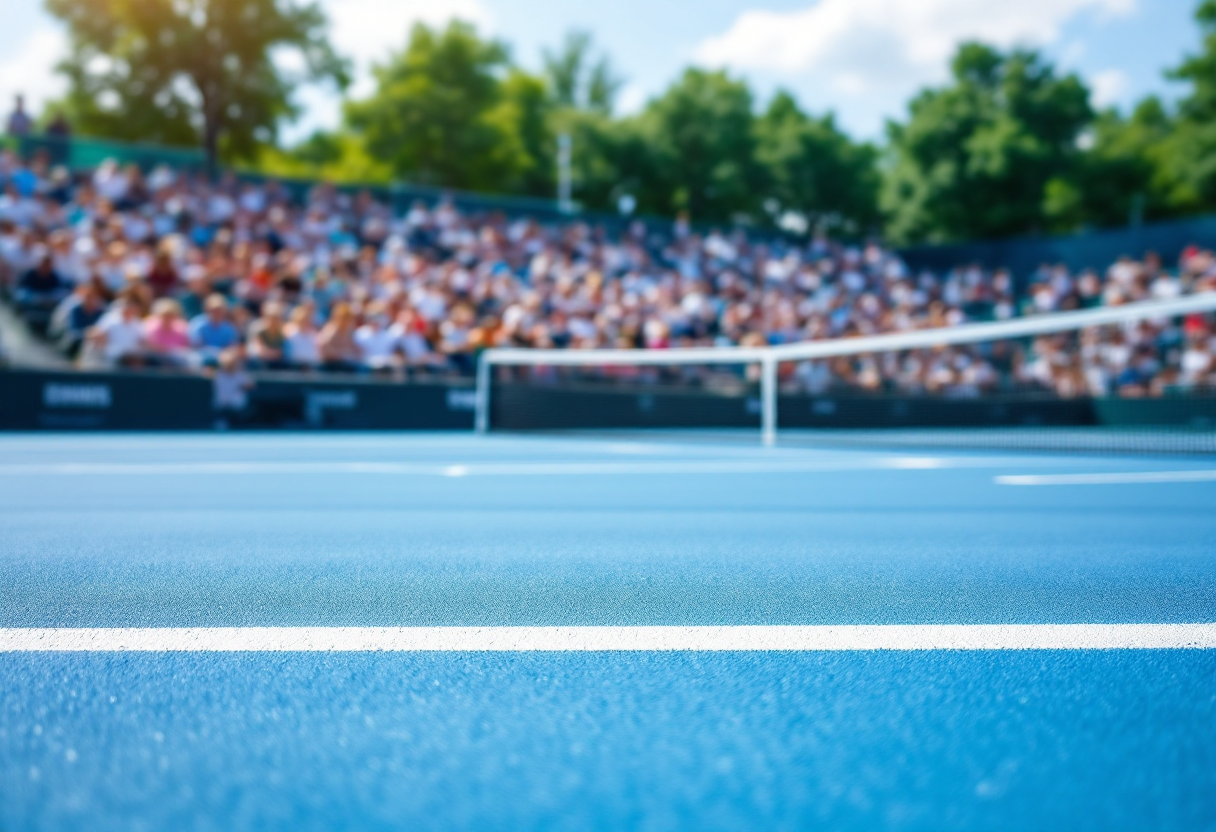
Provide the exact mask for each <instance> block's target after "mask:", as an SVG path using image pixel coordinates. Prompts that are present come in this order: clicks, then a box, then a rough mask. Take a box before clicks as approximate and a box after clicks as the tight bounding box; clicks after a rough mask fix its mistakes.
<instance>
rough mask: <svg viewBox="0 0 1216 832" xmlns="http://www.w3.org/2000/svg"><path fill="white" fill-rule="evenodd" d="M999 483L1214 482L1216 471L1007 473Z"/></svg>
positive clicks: (1131, 483) (1127, 483)
mask: <svg viewBox="0 0 1216 832" xmlns="http://www.w3.org/2000/svg"><path fill="white" fill-rule="evenodd" d="M995 481H996V484H997V485H1135V484H1137V483H1153V482H1213V481H1216V471H1133V472H1129V473H1122V474H1120V473H1114V472H1111V473H1102V474H1007V475H1004V476H1000V477H996V478H995Z"/></svg>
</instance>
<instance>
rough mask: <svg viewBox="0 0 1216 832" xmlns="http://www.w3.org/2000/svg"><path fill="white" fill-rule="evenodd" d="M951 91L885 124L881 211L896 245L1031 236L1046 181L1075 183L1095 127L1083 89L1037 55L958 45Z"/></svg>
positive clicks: (1043, 215)
mask: <svg viewBox="0 0 1216 832" xmlns="http://www.w3.org/2000/svg"><path fill="white" fill-rule="evenodd" d="M952 74H953V78H952V81H951V83H950V84H949V85H947V86H945V87H941V88H938V89H928V90H924V91H922V92H921V93H920V94H918V95H917V96H916V97H915V98H914V99H913V100H912V102H911V104H910V105H909V111H908V119H907V121H906V122H905V123H902V124H898V123H889V124H888V128H887V135H888V141H889V159H888V160H887V166H886V175H885V177H884V183H883V193H882V206H883V208H884V211H885V212H886V214H887V231H888V235H889V236H890V237H891V238H892V239H894V240H895V241H898V242H909V241H917V240H946V239H958V238H962V239H975V238H984V237H1001V236H1007V235H1012V234H1024V233H1032V232H1035V231H1038V230H1041V229H1043V228H1045V227H1046V226H1047V225H1048V224H1049V221H1050V218H1049V216H1048V215H1047V211H1046V204H1047V199H1048V191H1049V187H1052V188H1055V189H1058V188H1059V185H1055V186H1052V185H1051V183H1052V182H1053V181H1054V182H1058V183H1068V182H1071V181H1073V180H1074V178H1075V176H1076V174H1077V169H1078V166H1079V162H1080V158H1081V154H1082V151H1081V149H1080V148H1079V147H1078V141H1079V139H1080V138H1081V136H1082V134H1083V132H1084V131H1085V129H1086V128H1087V127H1088V126H1089V125H1090V123H1091V122H1092V121H1093V118H1094V113H1093V110H1092V108H1091V107H1090V104H1089V91H1088V90H1087V89H1086V87H1085V85H1084V84H1083V83H1082V82H1081V80H1080V79H1079V78H1078V77H1077V76H1076V75H1073V74H1069V75H1063V76H1061V75H1058V74H1057V73H1056V71H1055V69H1054V67H1052V66H1051V65H1050V64H1049V63H1047V62H1045V61H1044V60H1043V59H1042V58H1041V57H1040V56H1039V55H1038V54H1037V53H1035V52H1032V51H1026V50H1014V51H1012V52H1010V53H1007V54H1002V53H1000V52H998V51H997V50H995V49H993V48H991V47H988V46H985V45H983V44H977V43H970V44H965V45H963V46H962V47H960V49H959V51H958V53H957V54H956V56H955V58H954V61H953V63H952Z"/></svg>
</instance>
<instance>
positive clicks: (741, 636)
mask: <svg viewBox="0 0 1216 832" xmlns="http://www.w3.org/2000/svg"><path fill="white" fill-rule="evenodd" d="M1172 649H1204V650H1211V649H1216V624H913V625H894V624H892V625H887V624H881V625H822V626H733V627H730V626H728V627H219V628H210V627H187V628H116V629H107V628H87V629H78V628H63V629H60V628H9V629H0V653H45V652H54V653H59V652H90V653H93V652H104V653H113V652H122V653H126V652H151V653H171V652H173V653H175V652H188V653H213V652H214V653H228V652H257V653H261V652H309V653H314V652H319V653H342V652H615V651H629V652H634V651H668V652H669V651H698V652H700V651H706V652H710V651H713V652H717V651H746V652H761V651H763V652H769V651H784V652H806V651H904V650H1172Z"/></svg>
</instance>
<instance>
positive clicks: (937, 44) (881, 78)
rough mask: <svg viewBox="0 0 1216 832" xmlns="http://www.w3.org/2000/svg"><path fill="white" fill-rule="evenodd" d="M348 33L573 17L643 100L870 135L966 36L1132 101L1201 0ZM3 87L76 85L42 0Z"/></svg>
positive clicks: (331, 109) (913, 1)
mask: <svg viewBox="0 0 1216 832" xmlns="http://www.w3.org/2000/svg"><path fill="white" fill-rule="evenodd" d="M322 2H323V3H324V4H325V6H326V7H327V9H328V10H329V12H330V15H331V18H332V19H333V21H334V39H335V41H336V43H337V45H338V47H339V48H340V49H341V50H342V51H344V52H345V53H346V54H348V55H350V56H351V57H352V58H354V59H355V61H356V65H357V66H358V68H359V76H360V78H361V79H362V80H361V82H360V83H359V84H358V85H357V86H356V91H359V90H365V89H366V87H367V83H368V81H367V72H366V70H367V67H368V66H369V65H370V63H371V62H372V61H374V60H376V59H379V58H381V57H382V56H383V55H384V54H386V52H387V51H388V50H389V49H391V48H394V47H398V46H400V45H401V44H402V43H404V40H405V35H406V32H407V30H408V27H409V25H410V24H411V23H412V22H413V21H414V20H419V19H421V20H425V21H428V22H431V23H441V22H443V21H445V20H447V19H450V18H451V17H453V16H458V17H463V18H465V19H469V20H472V21H474V22H475V23H477V24H478V26H479V27H480V28H481V29H482V30H483V31H484V32H487V33H490V34H493V35H495V36H496V37H499V38H502V39H503V40H505V41H507V42H508V43H510V44H511V45H512V46H513V47H514V50H515V57H516V59H517V60H518V61H519V62H520V63H522V64H524V65H526V66H532V67H537V66H539V61H540V51H541V49H542V48H543V47H545V46H551V45H553V44H556V43H558V42H559V41H560V39H561V38H562V36H563V34H564V33H565V32H566V31H568V30H570V29H573V28H579V29H585V30H588V31H590V32H592V33H593V34H594V36H595V38H596V40H597V42H598V43H599V44H600V46H601V48H603V49H604V50H605V51H607V52H608V53H609V54H610V55H611V56H612V57H613V59H614V61H615V63H616V65H617V68H618V70H619V71H620V73H621V74H622V75H624V76H625V78H626V79H627V85H626V88H625V90H624V92H623V95H622V98H621V102H620V103H621V106H622V108H623V109H625V110H627V111H628V110H636V109H638V108H640V107H641V106H643V104H644V103H645V101H646V99H647V98H648V97H650V96H652V95H654V94H656V93H657V92H659V91H661V90H662V89H663V87H664V86H665V85H666V84H667V83H669V82H670V81H671V79H672V78H673V77H675V76H676V75H677V74H678V73H679V71H680V70H681V69H682V68H683V67H685V66H687V65H689V64H699V65H702V66H724V67H727V68H729V69H731V70H732V71H733V72H735V73H736V74H739V75H743V76H746V77H747V78H748V79H749V80H750V81H751V82H752V83H753V85H754V88H755V89H756V91H757V93H758V95H759V96H760V97H761V98H762V99H763V98H766V97H767V96H768V95H771V93H772V91H773V90H774V89H776V88H777V87H779V86H780V87H787V88H789V89H790V90H792V91H793V92H794V93H795V94H796V95H797V96H798V97H799V99H800V100H801V101H802V102H803V103H804V105H805V106H807V107H808V108H810V109H812V110H814V111H816V112H822V111H824V110H829V109H830V110H834V111H835V112H836V113H837V114H838V117H839V119H840V121H841V123H842V124H843V125H844V126H845V127H846V128H847V129H849V130H850V131H851V132H853V133H854V134H855V135H858V136H862V137H866V138H877V137H879V136H880V135H881V133H882V125H883V123H884V120H885V119H886V118H889V117H899V116H900V115H901V114H902V112H903V105H904V103H905V102H906V101H907V99H908V98H909V96H910V95H911V94H912V93H914V92H915V91H916V90H917V89H919V88H920V87H922V86H924V85H925V84H932V83H937V82H940V81H941V80H943V79H944V78H945V76H946V71H947V63H948V60H949V56H950V53H951V52H952V51H953V49H954V47H955V46H956V45H957V43H958V42H960V41H962V40H966V39H969V38H980V39H984V40H989V41H992V42H996V43H999V44H1001V45H1005V46H1008V45H1013V44H1026V45H1033V46H1037V47H1040V48H1042V49H1043V50H1044V51H1045V52H1047V54H1049V55H1050V56H1051V57H1052V58H1053V59H1054V60H1055V61H1056V62H1057V63H1059V64H1060V65H1061V66H1063V67H1066V68H1068V69H1071V70H1075V71H1077V72H1079V73H1081V74H1082V75H1083V76H1085V77H1086V79H1087V80H1088V81H1089V82H1090V84H1091V86H1092V87H1093V89H1094V91H1095V98H1096V100H1097V103H1099V104H1102V105H1106V104H1114V105H1119V106H1123V107H1126V106H1128V105H1129V104H1131V103H1132V102H1134V101H1135V100H1136V99H1138V98H1140V97H1141V96H1143V95H1145V94H1147V93H1159V94H1162V95H1165V96H1167V97H1170V96H1173V95H1176V94H1177V91H1178V87H1177V85H1175V84H1171V83H1169V82H1167V81H1166V80H1165V79H1164V78H1163V77H1162V72H1163V70H1164V69H1165V68H1167V67H1169V66H1172V65H1174V64H1176V63H1177V62H1178V61H1179V59H1180V57H1181V55H1182V54H1183V53H1184V52H1187V51H1193V50H1194V49H1196V48H1197V46H1198V42H1199V35H1198V31H1197V29H1196V27H1195V25H1194V23H1193V22H1192V19H1191V14H1192V11H1193V9H1194V6H1195V2H1196V0H1019V2H1017V3H999V2H996V0H760V2H757V0H743V1H740V0H615V2H612V3H603V2H588V0H561V2H559V0H322ZM4 5H5V18H6V20H5V25H4V26H3V27H2V28H0V102H3V107H4V108H5V109H7V108H8V101H9V100H11V97H12V94H13V93H14V92H17V91H24V92H26V93H27V94H28V95H29V97H30V98H31V99H32V100H33V102H34V103H35V105H37V103H38V102H40V101H41V100H44V99H45V98H46V97H48V96H51V95H54V94H55V93H56V92H57V91H59V90H60V89H61V81H60V80H59V79H58V78H57V77H56V76H55V75H54V73H53V72H52V70H51V67H52V66H53V65H54V63H55V61H56V59H57V58H58V57H59V56H61V55H62V54H63V52H64V50H65V48H66V43H65V38H64V36H63V32H62V30H61V29H60V27H59V26H58V25H57V24H56V22H55V21H54V20H52V19H50V18H49V17H48V16H47V15H46V14H45V13H44V12H43V11H42V8H41V2H40V0H4ZM301 101H302V102H303V103H304V104H305V115H304V117H303V118H302V120H301V122H300V123H299V124H297V125H295V126H293V127H291V128H289V130H288V131H287V135H288V137H293V136H299V135H301V134H303V133H306V132H307V131H309V130H310V129H312V128H313V127H316V126H326V125H331V124H333V123H334V122H335V121H336V119H337V114H338V102H337V100H336V97H335V96H334V95H333V94H332V93H331V92H329V91H326V90H322V89H310V90H305V91H303V92H302V94H301Z"/></svg>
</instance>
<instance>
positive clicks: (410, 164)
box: [346, 21, 529, 191]
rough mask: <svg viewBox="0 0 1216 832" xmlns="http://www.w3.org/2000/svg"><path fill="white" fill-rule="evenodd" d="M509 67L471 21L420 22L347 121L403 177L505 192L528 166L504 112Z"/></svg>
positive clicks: (499, 47)
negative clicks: (445, 24) (444, 25)
mask: <svg viewBox="0 0 1216 832" xmlns="http://www.w3.org/2000/svg"><path fill="white" fill-rule="evenodd" d="M508 66H509V63H508V53H507V49H506V47H505V46H504V45H503V44H501V43H499V42H497V41H487V40H482V39H481V38H480V37H479V36H478V34H477V31H476V30H475V29H474V28H473V27H472V26H471V25H469V24H467V23H463V22H460V21H454V22H452V23H451V24H449V25H448V27H447V28H446V29H444V30H442V31H437V30H435V29H431V28H430V27H428V26H426V25H424V24H421V23H419V24H416V25H415V26H414V28H413V30H412V32H411V33H410V38H409V43H408V44H407V45H406V47H405V49H403V50H402V51H400V52H397V53H394V54H393V55H392V56H391V57H390V58H389V60H388V61H386V62H385V63H383V64H380V65H378V66H376V67H375V68H374V70H373V72H374V74H375V77H376V82H377V87H376V91H375V92H374V93H372V95H371V96H370V97H368V98H366V99H363V100H362V101H352V102H349V103H348V104H347V105H346V120H347V123H348V125H349V126H350V127H351V128H352V129H353V130H355V131H357V132H359V133H361V134H362V135H363V137H364V139H365V141H366V144H367V148H368V150H369V152H371V153H372V154H373V155H375V156H377V157H379V158H381V159H383V160H385V161H386V162H387V163H388V164H389V165H390V166H391V168H392V169H393V171H394V172H395V173H396V174H397V175H399V176H404V177H406V178H408V179H410V180H412V181H414V182H418V183H420V184H425V185H440V186H446V187H454V188H467V189H471V190H490V191H494V190H506V189H508V188H509V187H510V185H511V184H512V183H513V182H515V181H517V180H518V178H519V177H520V176H521V175H523V174H524V172H525V171H526V170H527V168H528V165H529V159H528V153H527V149H526V148H525V147H524V145H523V142H522V140H521V138H520V136H519V134H518V133H517V132H516V131H515V130H514V129H512V126H513V125H512V120H511V118H509V117H508V116H507V115H506V113H505V112H504V110H503V105H504V102H505V101H506V97H505V93H504V89H503V87H504V84H503V76H504V75H505V74H506V72H507V70H508ZM521 117H522V116H521Z"/></svg>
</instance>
